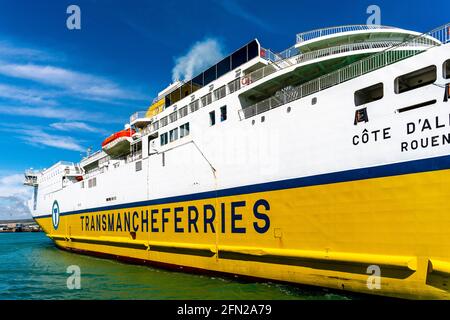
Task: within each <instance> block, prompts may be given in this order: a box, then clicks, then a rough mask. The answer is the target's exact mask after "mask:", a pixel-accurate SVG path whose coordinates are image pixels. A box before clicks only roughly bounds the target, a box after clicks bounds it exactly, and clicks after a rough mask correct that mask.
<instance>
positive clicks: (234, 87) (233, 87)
mask: <svg viewBox="0 0 450 320" xmlns="http://www.w3.org/2000/svg"><path fill="white" fill-rule="evenodd" d="M240 88H241V78H237V79H235V80H233V81H231V82H230V83H228V90H229V91H230V93H233V92H236V91H238V90H239V89H240Z"/></svg>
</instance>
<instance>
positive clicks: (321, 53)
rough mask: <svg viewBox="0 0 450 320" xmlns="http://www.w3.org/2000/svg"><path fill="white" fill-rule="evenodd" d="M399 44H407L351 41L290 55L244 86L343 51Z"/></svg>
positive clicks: (250, 77)
mask: <svg viewBox="0 0 450 320" xmlns="http://www.w3.org/2000/svg"><path fill="white" fill-rule="evenodd" d="M399 45H404V46H406V45H405V44H404V43H403V42H400V41H378V42H361V43H351V44H345V45H341V46H337V47H331V48H325V49H320V50H316V51H311V52H307V53H304V54H297V56H296V57H295V56H294V57H289V58H287V59H285V60H281V61H280V62H282V61H287V60H288V59H290V60H289V63H286V64H285V65H284V66H281V67H280V65H281V63H277V65H272V64H269V65H267V66H265V67H263V68H260V69H258V70H255V71H253V72H251V73H249V74H247V75H246V76H245V77H244V78H245V79H246V80H245V81H243V86H247V85H250V84H252V83H254V82H255V81H258V80H260V79H262V78H264V77H267V76H269V75H271V74H272V73H274V72H275V71H278V70H282V69H285V68H287V67H290V66H294V65H297V64H299V63H304V62H307V61H311V60H314V59H318V58H323V57H327V56H331V55H336V54H341V53H346V52H352V51H358V50H370V49H382V48H389V47H393V46H399ZM409 46H417V47H419V46H423V47H429V46H430V44H429V43H419V42H418V43H414V44H411V45H409ZM292 58H295V59H292Z"/></svg>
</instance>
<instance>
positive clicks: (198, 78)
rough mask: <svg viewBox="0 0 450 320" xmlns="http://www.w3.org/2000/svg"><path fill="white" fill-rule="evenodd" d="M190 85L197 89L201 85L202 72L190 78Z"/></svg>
mask: <svg viewBox="0 0 450 320" xmlns="http://www.w3.org/2000/svg"><path fill="white" fill-rule="evenodd" d="M192 87H193V88H195V90H198V89H200V88H201V87H203V73H200V74H199V75H198V76H196V77H195V78H194V79H192ZM195 90H193V91H195Z"/></svg>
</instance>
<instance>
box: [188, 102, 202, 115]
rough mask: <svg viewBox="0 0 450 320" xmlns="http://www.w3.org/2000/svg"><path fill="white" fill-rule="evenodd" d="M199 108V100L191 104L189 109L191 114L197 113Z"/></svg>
mask: <svg viewBox="0 0 450 320" xmlns="http://www.w3.org/2000/svg"><path fill="white" fill-rule="evenodd" d="M199 107H200V103H199V101H198V99H197V100H195V101H194V102H191V103H190V104H189V109H190V110H191V113H192V112H195V111H197V110H198V108H199Z"/></svg>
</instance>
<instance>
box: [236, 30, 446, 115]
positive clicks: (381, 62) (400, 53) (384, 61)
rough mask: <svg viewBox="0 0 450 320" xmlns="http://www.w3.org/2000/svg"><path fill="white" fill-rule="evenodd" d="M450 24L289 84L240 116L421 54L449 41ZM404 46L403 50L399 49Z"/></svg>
mask: <svg viewBox="0 0 450 320" xmlns="http://www.w3.org/2000/svg"><path fill="white" fill-rule="evenodd" d="M449 30H450V24H446V25H444V26H442V27H439V28H437V29H435V30H433V31H430V32H428V33H425V34H422V35H419V36H416V37H414V38H413V39H411V40H408V41H405V42H402V43H400V44H398V45H396V46H393V47H389V48H388V49H386V50H384V51H382V52H379V53H376V54H374V55H371V56H369V57H368V58H365V59H362V60H360V61H357V62H355V63H352V64H350V65H348V66H346V67H344V68H341V69H339V70H336V71H334V72H331V73H329V74H326V75H324V76H322V77H320V78H317V79H314V80H311V81H309V82H306V83H304V84H302V85H300V86H297V87H289V88H288V90H286V92H279V93H278V94H277V95H276V96H272V97H270V98H268V99H265V100H263V101H261V102H258V103H256V104H254V105H251V106H249V107H246V108H244V109H242V110H240V111H239V115H240V117H241V119H243V118H244V119H247V118H250V117H253V116H255V115H257V114H260V113H262V112H265V111H268V110H270V109H274V108H276V107H279V106H281V105H284V104H286V103H289V102H291V101H294V100H297V99H301V98H303V97H305V96H308V95H311V94H314V93H316V92H319V91H321V90H325V89H327V88H330V87H332V86H335V85H338V84H340V83H342V82H345V81H348V80H351V79H354V78H356V77H359V76H362V75H364V74H367V73H369V72H372V71H375V70H378V69H380V68H382V67H385V66H387V65H390V64H392V63H395V62H398V61H401V60H404V59H407V58H410V57H412V56H415V55H418V54H420V53H422V52H425V51H427V50H428V49H430V48H432V47H435V46H439V45H441V44H445V43H448V42H449V41H450V31H449ZM424 45H425V49H424V50H414V49H409V50H408V48H414V47H421V48H423V46H424ZM401 47H404V49H402V50H398V49H399V48H401Z"/></svg>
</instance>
